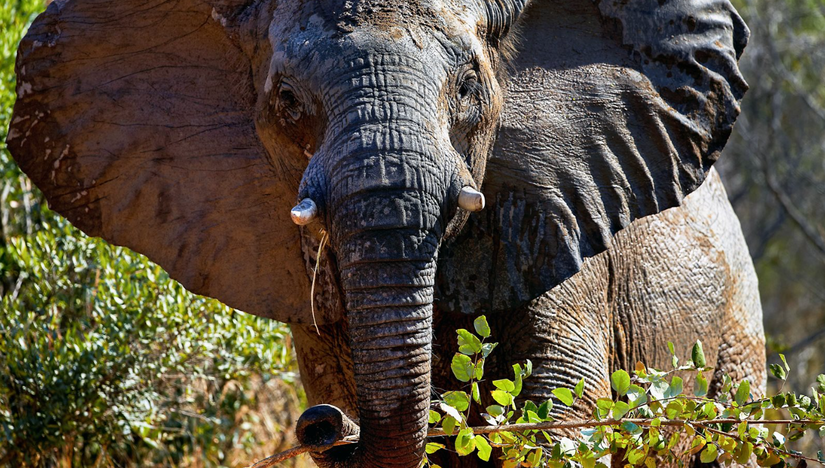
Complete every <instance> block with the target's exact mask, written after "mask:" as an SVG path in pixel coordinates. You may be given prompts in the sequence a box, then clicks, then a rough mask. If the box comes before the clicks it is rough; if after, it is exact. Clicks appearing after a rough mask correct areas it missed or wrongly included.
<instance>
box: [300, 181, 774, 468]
mask: <svg viewBox="0 0 825 468" xmlns="http://www.w3.org/2000/svg"><path fill="white" fill-rule="evenodd" d="M473 319H474V316H472V315H457V314H454V313H449V312H440V311H438V310H437V309H436V311H435V313H434V318H433V327H434V330H433V334H434V341H433V350H434V351H433V368H432V379H433V388H435V389H439V390H441V391H445V390H451V389H457V388H458V386H459V385H460V383H459V382H458V381H457V380H456V379H455V378H454V377H453V376H452V372H451V370H450V361H451V358H452V356H453V354H455V353H456V352H458V345H457V341H456V334H455V330H456V329H457V328H466V329H470V330H471V329H472V322H473ZM487 319H488V322H489V323H490V327H491V329H492V330H493V336H492V340H493V341H495V342H498V343H499V346H498V347H497V348H496V350H495V351H494V352H493V354H492V355H491V358H490V359H489V360H488V362H487V363H486V364H485V382H486V384H485V383H482V389H484V390H486V391H484V390H483V391H482V395H487V400H488V401H486V402H485V403H484V404H485V405H488V404H493V403H494V402H493V401H490V399H489V391H490V390H492V389H493V388H492V386H491V384H490V382H492V381H493V380H495V379H506V378H512V364H514V363H521V362H524V361H525V360H526V359H530V360H531V361H532V362H533V375H532V376H531V377H530V378H528V379H526V380H525V381H524V390H523V394H522V395H521V398H522V399H524V400H532V401H534V402H536V403H541V402H543V401H545V400H548V399H552V398H554V397H553V395H552V394H551V391H552V390H553V389H554V388H557V387H565V388H572V387H574V386H575V385H576V383H577V382H578V381H579V380H580V379H582V378H583V379H585V393H584V398H583V399H582V400H579V402H578V403H577V406H576V407H575V408H572V409H566V408H565V407H564V406H561V405H559V404H557V405H555V406H554V410H555V411H556V412H558V413H559V414H558V417H560V418H567V419H587V418H589V417H590V415H591V414H592V412H593V409H594V408H595V404H596V400H597V399H599V398H612V397H613V396H612V395H611V388H610V374H611V373H612V372H613V371H615V370H619V369H625V370H628V369H633V368H635V365H636V363H637V362H641V363H643V364H645V365H646V366H649V367H653V368H657V369H662V370H667V369H670V366H671V355H670V352H669V350H668V346H667V343H668V342H672V343H674V346H675V349H676V351H677V354H678V355H679V356H680V358H687V357H689V351H690V347H691V346H692V345H693V343H695V342H696V340H701V341H702V342H703V344H704V347H705V349H708V350H715V352H714V353H707V365H708V366H709V367H713V368H715V369H716V372H715V374H714V376H713V379H712V380H711V379H709V380H710V391H711V394H713V393H714V392H718V389H719V386H720V384H721V378H722V376H723V375H724V374H728V375H730V376H731V378H733V379H734V380H743V379H749V380H750V382H751V384H752V386H751V389H752V392H753V394H754V395H760V394H764V391H765V382H766V378H767V374H766V369H765V338H764V331H763V328H762V320H761V305H760V303H759V291H758V288H757V279H756V273H755V271H754V269H753V264H752V262H751V259H750V255H749V253H748V248H747V245H746V244H745V240H744V237H743V235H742V232H741V229H740V226H739V220H738V219H737V218H736V215H735V213H734V212H733V208H732V207H731V206H730V203H729V202H728V199H727V194H726V193H725V189H724V187H723V185H722V182H721V180H720V179H719V175H718V174H717V173H716V171H715V170H712V171H711V174H710V175H709V176H708V179H707V180H706V182H705V183H704V184H703V186H702V187H700V188H699V189H698V190H697V191H695V192H694V193H692V194H691V195H689V196H688V197H687V198H686V199H685V203H684V204H683V205H682V206H679V207H676V208H671V209H669V210H666V211H664V212H662V213H660V214H658V215H654V216H650V217H647V218H644V219H641V220H639V221H636V222H635V223H633V224H632V225H631V226H630V227H628V228H626V229H625V230H623V231H622V232H620V233H618V234H617V235H616V236H615V237H614V239H613V240H612V243H611V245H610V247H609V249H608V250H607V251H605V252H603V253H601V254H598V255H596V256H594V257H592V258H590V259H588V260H587V261H586V262H585V265H584V266H583V267H582V269H581V271H580V272H579V273H577V274H576V275H574V276H573V277H571V278H570V279H568V280H566V281H564V282H563V283H561V284H560V285H559V286H557V287H555V288H553V289H551V290H550V291H548V292H547V293H545V294H544V295H542V296H540V297H538V298H536V299H535V300H533V301H531V302H530V303H528V304H526V305H525V306H523V307H521V308H519V309H515V310H512V311H507V312H496V313H493V314H490V315H488V316H487ZM292 330H293V336H294V338H295V346H296V350H297V351H298V360H299V364H300V368H301V377H302V381H303V383H304V387H305V389H306V391H307V398H308V400H309V402H310V404H320V403H330V404H334V405H336V406H338V407H340V408H342V409H344V411H345V412H347V413H348V414H350V415H352V416H353V417H357V414H358V413H357V405H356V399H355V383H354V381H353V373H352V361H351V358H350V353H349V344H348V340H347V338H346V334H347V331H346V324H345V323H344V322H338V323H334V324H329V325H325V326H322V327H321V333H320V335H319V334H318V333H316V331H315V328H314V327H312V326H311V325H301V326H296V325H293V326H292ZM484 385H486V386H487V388H485V387H484ZM685 388H686V391H687V392H689V391H690V389H691V388H692V382H691V380H690V379H687V380H686V383H685ZM478 423H480V424H483V423H482V422H481V421H478ZM439 456H443V455H438V454H437V455H436V456H435V458H434V460H435V461H439V458H438V457H439ZM439 464H440V465H441V466H467V467H472V466H481V465H483V463H482V462H480V461H478V460H477V459H475V457H462V458H453V459H451V460H448V461H446V463H445V462H443V461H442V462H441V463H439Z"/></svg>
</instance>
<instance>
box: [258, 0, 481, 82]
mask: <svg viewBox="0 0 825 468" xmlns="http://www.w3.org/2000/svg"><path fill="white" fill-rule="evenodd" d="M326 4H327V2H316V4H314V6H307V5H308V4H304V3H303V2H299V3H293V2H288V3H285V4H284V5H283V6H281V5H280V4H279V5H278V7H277V8H276V10H275V11H274V12H273V19H272V22H271V23H270V26H269V31H268V39H269V42H270V44H271V47H272V51H273V52H272V53H273V57H272V69H273V70H272V71H273V72H289V71H296V70H303V69H306V68H308V67H312V66H318V67H320V68H323V69H326V70H330V69H336V68H338V67H340V66H342V64H345V63H346V62H347V61H349V62H352V61H353V59H355V58H356V57H357V56H359V55H360V56H365V55H374V54H381V55H396V56H404V57H408V58H409V59H413V60H414V59H418V60H419V61H420V63H421V64H422V65H426V66H427V67H432V68H436V67H438V65H446V64H451V63H455V62H461V61H466V57H467V56H479V55H482V53H481V52H482V46H481V42H480V41H479V39H478V38H477V37H476V35H475V32H476V26H475V24H474V22H473V21H471V20H468V18H473V17H474V15H472V14H468V11H467V8H466V7H456V6H454V5H447V4H445V3H444V2H440V1H439V2H381V4H380V6H378V5H377V4H376V5H372V4H371V3H370V2H346V4H345V5H343V6H340V7H339V8H334V9H333V10H334V11H333V12H329V11H325V10H326V9H325V8H324V5H326ZM425 4H426V5H425ZM309 5H312V4H311V3H309ZM471 23H472V24H471ZM440 59H443V60H442V62H444V63H442V64H439V63H438V61H439V60H440ZM438 68H441V67H438Z"/></svg>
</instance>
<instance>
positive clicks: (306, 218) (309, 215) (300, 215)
mask: <svg viewBox="0 0 825 468" xmlns="http://www.w3.org/2000/svg"><path fill="white" fill-rule="evenodd" d="M289 214H290V215H291V216H292V222H293V223H295V224H297V225H298V226H306V225H307V224H309V223H311V222H312V220H313V219H315V216H316V215H318V206H316V205H315V202H314V201H312V200H310V199H309V198H304V199H303V200H301V203H298V204H297V205H295V208H293V209H292V211H290V212H289Z"/></svg>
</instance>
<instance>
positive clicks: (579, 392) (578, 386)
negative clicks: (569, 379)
mask: <svg viewBox="0 0 825 468" xmlns="http://www.w3.org/2000/svg"><path fill="white" fill-rule="evenodd" d="M573 391H574V392H575V393H576V397H578V398H581V397H582V396H583V395H584V379H581V380H579V383H577V384H576V388H574V389H573Z"/></svg>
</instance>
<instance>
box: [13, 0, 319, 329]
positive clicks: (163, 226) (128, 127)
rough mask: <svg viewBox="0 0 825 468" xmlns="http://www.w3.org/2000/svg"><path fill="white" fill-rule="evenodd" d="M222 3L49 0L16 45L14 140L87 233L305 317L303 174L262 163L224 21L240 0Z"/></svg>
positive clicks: (288, 316)
mask: <svg viewBox="0 0 825 468" xmlns="http://www.w3.org/2000/svg"><path fill="white" fill-rule="evenodd" d="M243 3H244V2H239V3H238V5H242V4H243ZM214 7H215V9H213V5H212V4H208V3H206V2H203V1H198V0H174V1H166V0H117V1H112V0H83V1H79V0H78V1H73V0H68V1H63V0H57V1H55V2H53V3H51V4H50V5H49V7H48V9H47V10H46V12H45V13H43V14H42V15H40V16H39V17H38V18H37V19H36V20H35V22H34V24H33V25H32V27H31V29H30V30H29V32H28V34H27V35H26V37H25V38H24V40H23V41H22V43H21V44H20V48H19V51H18V58H17V64H16V71H17V76H18V85H17V93H18V100H17V103H16V104H15V107H14V115H13V117H12V125H11V127H10V130H9V135H8V146H9V149H10V151H11V153H12V155H13V156H14V158H15V159H16V160H17V162H18V163H19V165H20V166H21V168H22V169H23V171H24V172H25V173H26V174H28V175H29V176H30V177H31V179H32V180H33V181H34V183H35V184H36V185H37V186H38V187H39V188H40V189H41V190H42V191H43V193H44V194H45V196H46V198H47V200H48V202H49V205H50V207H51V208H52V209H53V210H55V211H57V212H58V213H60V214H62V215H63V216H65V217H66V218H68V219H69V221H71V222H72V223H73V224H74V225H75V226H77V227H79V228H80V229H81V230H83V231H84V232H85V233H87V234H89V235H91V236H99V237H102V238H104V239H106V240H108V241H109V242H112V243H114V244H118V245H122V246H126V247H129V248H131V249H133V250H135V251H137V252H140V253H143V254H145V255H146V256H147V257H149V259H151V260H153V261H155V262H157V263H158V264H160V265H161V266H162V267H163V268H165V269H166V270H167V271H168V272H169V274H170V275H171V276H172V277H173V278H175V279H176V280H178V281H180V282H181V283H182V284H183V285H184V286H185V287H186V288H187V289H189V290H191V291H193V292H195V293H198V294H203V295H207V296H211V297H215V298H217V299H220V300H221V301H223V302H225V303H226V304H228V305H229V306H231V307H235V308H238V309H241V310H243V311H246V312H250V313H254V314H257V315H261V316H266V317H271V318H275V319H277V320H281V321H288V322H304V321H311V317H310V315H309V312H308V311H309V307H308V302H309V284H308V279H307V275H306V272H305V268H304V261H303V259H302V254H301V249H300V238H299V231H298V229H297V227H296V226H295V225H294V224H293V223H291V222H290V220H289V214H288V213H289V209H290V207H291V206H292V204H293V203H294V199H295V196H296V194H297V184H298V180H297V178H299V177H300V170H298V171H297V176H296V175H294V174H291V173H290V174H289V175H287V174H286V172H283V171H282V172H281V173H279V172H277V171H276V170H275V169H273V165H272V164H271V163H270V162H269V159H268V157H267V155H266V153H265V150H264V149H263V147H262V145H261V143H260V142H259V140H258V137H257V134H256V130H255V125H254V122H253V109H254V104H255V95H254V90H253V87H252V86H253V85H252V82H251V78H250V76H251V71H250V64H249V63H248V62H247V61H246V59H245V58H243V57H244V55H243V54H242V53H241V51H240V50H239V49H238V48H237V47H236V46H235V45H234V44H233V43H232V41H231V40H230V39H229V37H228V35H227V32H226V30H225V29H224V27H223V26H222V25H221V24H220V23H221V22H222V21H223V22H225V19H226V18H227V17H228V16H229V12H230V10H231V7H232V2H230V1H220V2H216V5H214ZM318 319H319V322H324V321H325V320H324V317H318Z"/></svg>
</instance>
